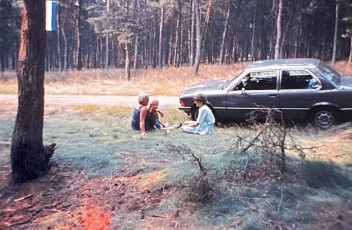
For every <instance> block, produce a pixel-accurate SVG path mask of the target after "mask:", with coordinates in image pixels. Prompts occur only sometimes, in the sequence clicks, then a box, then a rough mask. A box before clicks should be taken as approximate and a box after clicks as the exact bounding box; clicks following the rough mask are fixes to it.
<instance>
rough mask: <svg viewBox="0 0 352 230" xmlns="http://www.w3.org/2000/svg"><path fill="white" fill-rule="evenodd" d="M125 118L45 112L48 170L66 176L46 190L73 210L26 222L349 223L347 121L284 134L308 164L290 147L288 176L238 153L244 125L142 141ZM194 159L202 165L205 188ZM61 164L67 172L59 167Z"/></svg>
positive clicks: (105, 111)
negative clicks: (50, 147)
mask: <svg viewBox="0 0 352 230" xmlns="http://www.w3.org/2000/svg"><path fill="white" fill-rule="evenodd" d="M131 112H132V108H130V107H123V106H116V107H104V106H96V105H85V106H74V107H67V108H48V109H47V110H46V114H47V115H46V116H45V128H44V138H45V143H52V142H55V143H57V144H58V147H59V148H58V149H57V151H56V152H55V155H54V158H53V164H54V165H53V169H52V170H53V171H55V170H56V171H55V174H54V175H56V177H60V175H64V178H65V180H64V181H61V182H58V183H55V185H53V186H54V187H55V186H56V187H55V188H56V189H55V190H56V191H57V192H60V191H61V190H62V194H67V196H68V197H67V198H65V200H66V199H67V201H65V202H68V203H73V204H74V205H73V206H69V207H70V209H69V210H70V215H68V213H67V211H65V209H63V210H64V211H62V210H61V211H60V212H54V213H50V214H47V215H46V216H45V217H46V218H45V219H38V220H37V222H35V224H34V225H33V226H35V227H36V228H37V229H40V228H42V227H44V226H46V227H48V226H56V227H58V226H63V225H66V226H67V225H69V226H72V223H77V220H78V219H79V220H83V223H81V224H82V225H83V226H87V225H89V223H90V222H89V221H93V223H91V224H97V222H95V221H94V218H93V219H90V218H91V217H90V216H92V215H93V216H95V215H98V214H97V213H99V215H98V216H100V220H101V219H107V220H106V222H103V223H106V225H108V226H109V228H110V229H137V228H138V229H169V228H171V227H172V228H174V227H178V228H181V229H186V228H189V229H277V228H283V229H284V228H286V229H287V228H288V229H296V228H299V229H324V228H330V227H331V226H334V225H338V226H342V227H344V228H345V229H347V226H351V224H352V219H351V215H350V210H351V208H352V203H351V201H352V193H351V180H350V179H351V165H352V160H351V150H350V149H348V146H351V144H352V136H351V133H350V130H351V124H346V125H345V126H344V127H340V128H336V130H332V131H318V130H312V129H309V128H303V127H298V128H297V127H292V128H290V129H289V132H290V133H291V134H292V135H293V136H294V137H296V138H297V141H299V142H300V143H301V146H302V147H304V148H306V149H310V151H308V152H307V155H308V156H309V162H308V163H304V164H302V160H301V159H300V157H299V155H298V153H296V152H295V151H291V152H289V153H288V154H289V156H288V160H287V164H288V166H289V167H288V170H287V172H286V173H284V174H281V173H279V172H278V171H277V170H275V169H270V168H267V167H268V166H267V165H265V164H261V155H260V154H259V155H258V154H256V153H255V152H253V151H249V152H248V155H246V154H240V150H241V147H236V142H235V140H236V135H237V134H238V135H240V136H241V137H243V138H246V139H248V140H250V139H251V138H252V137H253V136H255V135H256V130H254V129H252V128H251V127H248V126H244V127H241V126H236V125H227V126H222V127H217V128H216V133H215V134H214V135H209V136H198V135H188V134H185V133H182V132H181V131H179V130H175V131H171V132H164V131H159V132H152V133H148V135H146V136H142V137H141V136H140V135H139V133H138V132H136V131H132V130H131V129H130V126H129V124H130V115H131ZM166 114H167V116H166V117H165V118H164V119H165V121H168V122H169V123H171V124H173V123H175V124H177V123H179V122H181V121H184V120H185V119H187V118H186V116H185V115H184V114H183V113H182V112H180V111H178V110H176V109H170V110H167V111H166ZM0 115H1V116H0V149H1V150H2V151H0V159H1V161H0V165H1V166H5V165H8V163H9V157H8V151H9V143H10V139H11V132H12V126H13V122H14V116H13V113H2V114H0ZM341 130H342V131H341ZM322 140H323V142H322ZM340 142H341V143H343V144H342V145H339V144H337V143H340ZM321 143H323V144H321ZM334 143H336V144H334ZM192 154H193V155H194V156H197V157H199V159H201V162H202V165H203V166H204V167H205V168H206V173H207V174H206V177H205V179H206V180H207V184H204V181H203V180H204V177H202V176H201V171H200V168H199V165H198V163H197V162H196V161H195V158H194V157H193V156H192ZM322 156H325V158H324V159H322ZM63 165H66V166H69V167H70V168H72V169H73V170H74V172H67V171H57V170H63V169H62V168H63ZM244 167H247V170H246V177H245V178H244V177H243V175H244V174H243V173H244V171H245V170H244ZM77 172H81V174H77ZM71 175H72V176H71ZM81 175H84V178H83V177H82V176H81ZM71 177H73V178H71ZM70 178H71V179H70ZM51 180H55V179H51ZM67 180H69V182H68V181H67ZM65 181H66V182H65ZM34 183H36V182H34ZM38 183H40V181H39V182H38ZM205 185H206V187H204V186H205ZM38 186H39V185H38ZM68 186H69V187H68ZM32 189H34V188H32ZM51 189H52V188H51V187H50V186H49V191H52V190H51ZM29 191H31V190H29ZM47 192H48V191H46V190H44V191H42V193H47ZM32 193H34V192H32ZM204 194H206V197H204V196H203V195H204ZM60 196H63V195H58V197H60ZM74 197H79V199H77V198H74ZM38 202H39V201H38ZM78 202H79V203H78ZM64 204H65V205H66V203H64ZM64 204H63V205H64ZM9 205H15V204H11V202H10V203H9ZM67 205H68V204H67ZM54 214H55V215H54ZM43 218H44V217H43ZM100 223H102V222H101V221H100ZM327 226H328V227H327ZM102 229H104V228H102ZM105 229H106V228H105Z"/></svg>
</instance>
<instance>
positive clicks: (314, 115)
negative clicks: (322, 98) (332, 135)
mask: <svg viewBox="0 0 352 230" xmlns="http://www.w3.org/2000/svg"><path fill="white" fill-rule="evenodd" d="M310 118H311V119H310V120H311V122H312V123H313V125H314V126H316V127H318V128H320V129H328V128H330V127H331V126H333V125H334V124H336V123H337V121H338V113H337V111H336V110H335V109H332V108H318V109H315V110H313V111H312V112H311V117H310Z"/></svg>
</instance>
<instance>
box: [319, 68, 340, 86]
mask: <svg viewBox="0 0 352 230" xmlns="http://www.w3.org/2000/svg"><path fill="white" fill-rule="evenodd" d="M318 70H319V71H320V72H321V74H322V75H323V76H324V77H325V78H326V79H327V80H329V81H331V82H332V83H333V84H334V85H335V86H339V85H340V84H341V75H340V74H339V73H338V72H336V71H335V70H334V69H333V68H331V67H330V66H328V65H326V64H325V63H323V62H320V64H319V66H318Z"/></svg>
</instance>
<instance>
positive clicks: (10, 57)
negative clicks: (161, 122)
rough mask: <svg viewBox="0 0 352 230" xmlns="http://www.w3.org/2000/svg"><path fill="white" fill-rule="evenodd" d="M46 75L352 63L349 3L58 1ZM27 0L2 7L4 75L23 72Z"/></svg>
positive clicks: (296, 0)
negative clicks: (271, 62)
mask: <svg viewBox="0 0 352 230" xmlns="http://www.w3.org/2000/svg"><path fill="white" fill-rule="evenodd" d="M58 3H59V7H58V30H57V31H48V32H46V39H47V42H46V57H45V61H46V65H45V68H46V70H58V71H66V70H68V69H78V70H80V69H82V68H126V78H127V80H128V78H129V69H130V68H134V69H137V68H162V67H163V66H175V67H179V66H181V65H188V66H191V67H193V68H194V71H195V72H197V71H198V67H199V64H200V63H204V64H208V63H209V64H214V63H218V64H232V63H235V62H240V61H247V60H250V61H253V60H261V59H274V58H291V57H297V58H298V57H313V58H319V59H322V60H329V61H330V60H333V61H334V60H335V59H336V60H338V59H349V60H350V61H351V49H352V41H351V34H352V31H351V30H352V6H351V2H350V0H290V1H283V0H60V1H58ZM20 4H21V1H18V0H1V1H0V68H1V70H2V71H5V70H7V69H16V68H17V66H16V65H17V52H18V46H19V31H20V21H21V12H20V10H19V7H20Z"/></svg>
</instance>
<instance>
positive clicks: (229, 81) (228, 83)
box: [222, 76, 238, 89]
mask: <svg viewBox="0 0 352 230" xmlns="http://www.w3.org/2000/svg"><path fill="white" fill-rule="evenodd" d="M237 77H238V76H236V77H232V78H229V79H227V80H226V82H225V83H224V85H223V86H222V89H225V88H226V87H227V86H229V85H230V84H231V82H232V81H233V80H234V79H235V78H237Z"/></svg>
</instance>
